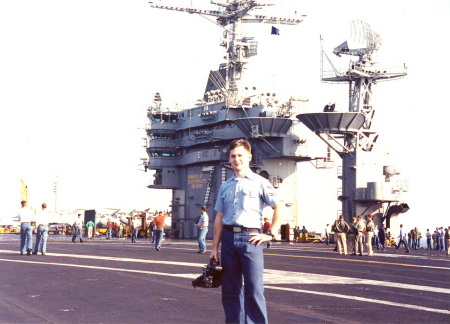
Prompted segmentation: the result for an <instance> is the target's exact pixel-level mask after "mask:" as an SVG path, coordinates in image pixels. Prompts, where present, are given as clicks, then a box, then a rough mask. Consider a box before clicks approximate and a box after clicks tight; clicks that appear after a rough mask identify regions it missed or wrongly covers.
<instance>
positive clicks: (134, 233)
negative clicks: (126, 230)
mask: <svg viewBox="0 0 450 324" xmlns="http://www.w3.org/2000/svg"><path fill="white" fill-rule="evenodd" d="M139 221H140V220H139V219H138V218H137V217H135V218H133V219H132V220H131V225H132V226H133V231H132V233H131V243H137V236H138V232H139V225H140V224H139V223H140V222H139Z"/></svg>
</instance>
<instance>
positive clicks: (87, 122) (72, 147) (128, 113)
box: [0, 0, 450, 226]
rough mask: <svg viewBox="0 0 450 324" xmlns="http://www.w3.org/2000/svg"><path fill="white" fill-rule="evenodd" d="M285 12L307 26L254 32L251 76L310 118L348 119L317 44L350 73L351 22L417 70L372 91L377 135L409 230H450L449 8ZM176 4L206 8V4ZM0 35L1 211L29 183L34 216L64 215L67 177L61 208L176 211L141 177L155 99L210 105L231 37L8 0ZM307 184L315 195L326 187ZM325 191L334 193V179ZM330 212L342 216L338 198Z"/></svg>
mask: <svg viewBox="0 0 450 324" xmlns="http://www.w3.org/2000/svg"><path fill="white" fill-rule="evenodd" d="M155 2H156V1H155ZM166 2H169V1H166ZM276 2H277V3H279V4H280V5H279V6H277V7H270V8H269V10H270V11H271V12H272V13H273V16H278V15H283V16H287V15H291V16H292V17H293V12H294V11H295V10H297V11H298V13H299V14H306V15H307V16H308V17H307V18H306V19H305V21H304V22H303V23H301V24H300V25H298V26H295V27H292V26H278V27H279V29H280V36H272V35H270V28H271V25H256V24H253V25H246V27H248V28H250V29H251V30H252V35H254V36H256V37H257V40H258V41H259V55H258V56H257V57H255V60H254V61H255V62H254V66H253V68H252V67H249V74H250V72H254V73H255V74H257V77H255V78H253V79H250V81H254V82H255V83H257V86H258V89H267V90H269V91H270V92H277V93H280V94H281V95H282V94H285V95H286V96H290V95H296V96H303V97H306V98H308V99H309V100H310V101H309V105H308V109H309V110H311V111H320V110H321V109H322V108H323V106H324V104H326V103H328V102H329V101H336V102H337V106H338V107H340V108H341V110H346V107H347V88H346V86H339V85H328V84H322V83H320V80H319V73H320V56H319V54H320V42H319V36H320V35H322V36H323V38H324V45H325V48H326V49H328V51H327V52H328V53H329V56H330V58H331V59H332V60H333V62H334V63H335V65H336V66H340V62H344V59H339V58H337V57H335V56H333V55H332V54H331V51H332V48H334V47H335V46H337V45H339V44H341V43H342V42H343V41H344V40H349V41H351V39H350V22H351V21H353V20H360V21H365V22H367V23H369V24H370V25H371V26H372V28H373V29H374V30H375V31H376V32H378V33H379V34H380V35H381V37H382V38H383V41H382V45H381V47H380V51H379V55H378V58H379V60H380V61H381V62H382V63H383V64H385V65H386V66H394V65H402V64H403V63H406V65H407V66H408V72H409V75H408V76H407V77H406V78H404V79H402V80H397V81H392V82H385V83H381V84H379V85H377V86H376V87H375V89H374V96H375V98H374V104H375V105H376V107H375V108H376V115H375V122H374V128H376V130H377V131H378V132H379V134H380V140H381V141H382V142H383V143H385V144H386V145H387V146H388V147H389V151H390V152H391V156H392V159H393V161H395V163H394V164H395V165H396V166H397V167H398V168H399V169H400V170H401V171H402V177H405V178H408V179H409V181H410V192H409V193H408V201H407V203H408V204H409V205H410V207H411V210H410V211H409V212H408V213H407V214H405V216H404V217H408V221H407V222H411V226H414V224H415V223H416V222H417V223H421V222H422V219H426V220H427V223H426V224H427V225H428V223H437V224H435V225H433V224H430V226H437V225H442V226H444V225H446V226H448V225H450V224H445V223H444V222H445V220H447V222H448V217H446V215H445V213H446V212H447V210H446V208H445V205H444V204H443V203H442V202H445V201H446V199H447V192H448V189H447V186H448V184H449V183H450V174H449V171H448V167H447V161H446V157H447V155H448V154H447V148H446V146H445V139H446V128H447V125H446V122H447V120H448V116H449V112H448V110H449V108H450V107H448V105H449V104H448V101H447V99H445V98H446V95H447V91H448V90H447V87H448V82H446V81H447V80H446V78H447V76H448V75H450V73H449V72H450V71H449V66H448V64H447V62H446V56H447V53H449V52H450V48H449V47H450V46H449V43H448V41H447V38H448V37H447V35H446V33H447V32H448V30H450V23H449V21H450V10H449V9H450V8H449V7H450V2H449V1H438V0H431V1H430V0H415V1H412V0H404V1H397V0H395V1H394V0H392V1H386V0H385V1H383V0H380V1H332V0H329V1H299V0H282V1H276ZM171 3H176V4H185V6H189V5H191V4H193V5H194V6H195V7H202V6H203V5H204V6H208V3H209V1H207V0H179V1H171ZM257 29H258V30H257ZM0 30H1V31H2V32H1V33H0V44H1V51H0V89H1V90H0V152H1V157H0V199H1V202H2V206H4V210H3V211H2V212H3V213H7V214H9V213H11V212H13V211H15V210H17V208H18V205H19V201H18V200H19V197H18V196H19V193H18V190H19V180H20V179H24V180H25V182H26V183H27V184H28V186H29V190H30V203H31V205H33V206H38V205H39V204H41V203H42V202H47V203H48V204H49V205H50V206H53V205H54V193H53V182H54V181H55V180H56V179H57V176H58V183H59V190H58V209H64V210H73V209H76V208H108V207H111V208H137V209H141V208H148V207H151V208H157V209H161V208H164V209H166V208H167V205H168V204H169V203H170V194H169V192H167V191H166V192H164V193H163V192H161V191H154V190H149V189H147V188H146V186H147V185H148V184H149V183H150V178H151V177H150V174H149V173H144V172H142V171H138V169H139V167H138V164H140V158H141V157H146V153H145V150H144V148H142V147H141V145H142V140H141V138H143V137H145V131H144V130H143V128H144V126H145V124H146V123H147V122H148V120H147V118H146V108H147V107H148V106H149V104H150V103H151V99H152V94H153V93H154V92H157V91H159V92H160V93H161V95H162V98H163V102H164V103H166V104H167V105H169V104H172V103H173V102H178V103H184V102H187V101H193V100H196V99H198V98H200V97H201V96H202V94H203V91H204V87H205V85H206V79H207V76H208V73H209V70H210V69H216V68H217V65H218V64H219V63H220V62H221V61H220V58H221V56H222V48H221V47H219V46H218V44H219V43H220V37H221V35H222V31H221V30H220V28H219V27H217V26H215V25H213V24H212V23H210V22H208V21H207V20H206V19H204V18H202V17H200V16H198V15H189V14H186V13H178V12H172V11H165V10H158V9H152V8H151V7H150V6H149V4H148V3H147V1H145V0H79V1H62V0H53V1H51V0H41V1H34V0H22V1H17V0H2V1H0ZM253 31H254V33H253ZM340 60H342V61H340ZM341 67H345V64H343V65H342V66H341ZM256 72H258V73H256ZM286 99H287V98H286ZM322 176H323V175H322ZM305 182H306V183H307V185H306V187H311V188H312V189H311V188H309V190H308V191H311V192H313V190H314V188H317V187H318V185H317V184H318V183H321V182H319V181H314V182H313V184H309V183H308V181H305ZM327 183H328V184H330V183H331V185H330V187H329V188H328V189H329V191H330V192H333V195H334V194H335V192H336V189H335V186H336V182H335V176H334V175H333V180H331V181H329V182H323V184H324V185H325V186H327ZM330 205H331V206H332V208H333V210H334V209H335V208H334V206H335V201H334V200H333V199H332V202H331V203H330ZM312 213H313V214H314V209H312ZM334 215H335V211H334V212H333V216H334ZM444 215H445V216H444ZM0 216H2V215H0ZM435 218H436V219H435ZM305 222H306V225H308V222H309V221H308V220H305ZM405 222H406V220H405ZM309 224H313V222H310V223H309ZM311 226H315V224H314V225H311Z"/></svg>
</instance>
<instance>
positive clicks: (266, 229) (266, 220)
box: [263, 217, 272, 249]
mask: <svg viewBox="0 0 450 324" xmlns="http://www.w3.org/2000/svg"><path fill="white" fill-rule="evenodd" d="M269 228H270V223H269V219H268V218H267V217H264V224H263V232H264V233H267V231H268V230H269ZM271 247H272V240H270V241H268V242H267V248H268V249H270V248H271Z"/></svg>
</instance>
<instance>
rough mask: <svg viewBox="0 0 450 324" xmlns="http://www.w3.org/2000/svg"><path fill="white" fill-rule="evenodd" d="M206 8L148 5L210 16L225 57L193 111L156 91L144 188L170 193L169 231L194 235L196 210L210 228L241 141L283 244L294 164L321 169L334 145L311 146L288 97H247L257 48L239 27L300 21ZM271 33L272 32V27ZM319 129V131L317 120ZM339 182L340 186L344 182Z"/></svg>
mask: <svg viewBox="0 0 450 324" xmlns="http://www.w3.org/2000/svg"><path fill="white" fill-rule="evenodd" d="M211 3H213V4H216V5H217V6H218V9H217V10H203V9H195V8H180V7H173V6H163V5H157V4H155V3H151V6H152V7H154V8H159V9H167V10H175V11H181V12H188V13H195V14H199V15H204V16H213V17H216V22H217V25H219V26H222V27H223V28H224V29H225V32H224V37H223V42H222V44H221V45H222V46H223V47H224V48H225V57H224V63H222V64H220V66H219V69H218V70H216V71H210V74H209V78H208V80H207V84H206V89H205V92H204V94H202V96H201V99H200V100H198V101H197V103H196V104H195V105H193V106H192V107H191V108H189V109H182V110H179V109H177V108H176V107H175V108H170V107H169V108H167V107H166V106H164V105H163V99H164V98H161V95H160V94H159V93H155V94H154V97H153V103H152V105H151V106H150V107H149V109H148V112H147V116H148V118H149V120H150V123H149V124H148V126H147V127H146V131H147V136H148V141H147V153H148V155H149V160H148V161H144V163H145V167H146V169H149V170H153V171H154V180H153V183H152V184H150V185H149V186H148V187H149V188H155V189H171V190H172V206H171V208H172V210H171V214H172V232H173V233H174V234H175V236H177V237H180V238H191V237H195V236H196V230H195V228H194V220H195V219H196V217H197V216H198V215H199V213H200V207H201V206H206V207H207V212H208V214H209V215H210V216H211V217H210V224H209V227H210V229H212V224H213V219H214V217H212V216H213V215H214V210H213V208H214V203H215V200H216V198H217V193H218V189H219V187H220V185H221V184H222V183H223V182H224V181H225V180H226V179H228V178H229V177H230V176H231V175H232V170H231V168H230V165H229V162H228V152H227V147H228V144H229V143H230V142H231V141H232V140H234V139H239V138H247V139H248V140H249V141H250V142H251V144H252V156H253V160H252V165H251V167H252V169H253V170H254V171H255V172H256V173H258V174H260V175H261V176H263V177H265V178H267V179H268V180H269V181H270V182H271V183H272V185H273V186H274V187H275V188H277V191H278V193H279V196H280V197H281V198H282V204H283V206H284V208H285V210H284V212H283V219H282V224H284V225H283V226H284V228H283V229H282V230H281V231H280V233H281V238H282V239H283V238H285V239H289V237H288V235H289V227H291V228H292V227H293V226H294V225H298V220H297V217H298V215H297V206H296V187H297V163H298V162H302V161H311V162H313V164H315V166H316V167H317V168H326V167H328V164H327V163H328V162H329V158H330V151H331V149H330V148H332V149H334V148H333V146H332V145H329V146H328V147H327V146H325V145H311V143H312V142H311V140H310V139H311V138H312V139H314V141H317V137H315V135H314V133H316V134H318V135H319V134H321V133H323V131H324V130H323V129H314V127H313V126H312V125H311V123H309V124H308V122H306V121H305V120H304V119H303V118H302V117H300V116H301V115H302V114H301V113H302V109H301V108H302V106H303V104H304V102H305V101H307V100H305V99H299V98H295V97H290V98H288V99H286V100H284V101H281V99H278V97H277V96H276V93H274V92H265V93H261V91H260V93H259V95H255V96H247V95H246V93H248V92H247V91H245V90H246V89H247V88H246V87H248V85H247V84H246V82H245V78H244V76H245V75H244V72H245V69H246V66H247V64H248V63H249V60H250V59H251V57H252V56H255V55H257V50H258V43H257V41H256V40H255V39H254V38H253V37H249V36H243V32H242V30H241V28H242V25H243V23H270V24H274V25H276V24H285V25H296V24H299V23H300V22H301V21H302V19H303V16H296V17H301V18H295V19H291V18H279V17H267V16H263V15H251V11H252V9H256V8H261V7H262V6H265V5H264V4H259V3H257V2H256V1H237V0H229V1H227V2H225V3H216V2H214V1H211ZM272 30H275V32H276V31H277V30H276V28H275V27H272ZM253 90H254V89H253ZM256 91H258V90H256ZM279 100H280V101H279ZM356 114H358V113H356ZM297 116H298V118H296V117H297ZM310 117H311V116H310ZM316 117H317V116H316ZM311 118H312V117H311ZM360 119H361V120H362V122H364V121H365V120H367V119H366V118H364V116H362V117H357V118H356V120H355V122H356V123H358V121H359V120H360ZM300 121H302V122H303V123H304V124H303V123H302V122H300ZM317 123H318V124H319V125H320V121H318V122H317ZM305 125H306V126H305ZM352 125H353V124H352ZM316 128H317V127H316ZM350 128H351V127H350ZM360 128H361V125H359V123H358V126H357V127H356V128H355V129H354V133H356V134H360V133H361V132H360V131H359V129H360ZM311 130H312V131H313V132H314V133H313V132H311ZM340 130H341V131H342V129H340ZM325 131H326V130H325ZM352 131H353V128H351V130H350V132H352ZM352 134H353V133H352ZM327 136H328V135H327ZM348 137H349V136H347V138H348ZM328 138H331V134H330V136H328V137H327V139H328ZM317 142H320V141H317ZM313 146H314V147H313ZM318 146H320V148H319V149H318ZM344 153H348V152H347V151H345V152H344ZM350 153H351V152H350ZM350 155H351V156H352V157H353V156H354V154H350ZM349 163H350V162H349ZM352 179H353V180H351V181H352V182H351V183H349V184H348V185H350V186H353V187H354V188H353V189H346V190H345V194H348V195H349V196H351V195H353V193H350V191H351V190H353V191H355V190H356V181H355V180H354V179H355V178H352ZM343 184H344V187H345V186H346V182H345V179H343ZM348 185H347V186H348ZM349 190H350V191H349ZM374 199H375V198H374ZM376 199H378V198H376ZM349 200H351V201H353V200H352V199H349ZM343 205H344V204H343ZM343 207H344V208H343V209H344V213H345V214H346V218H347V219H348V218H349V216H350V215H352V214H354V212H355V205H351V204H348V203H347V202H345V206H343ZM348 208H350V209H352V211H350V210H348ZM379 219H381V216H380V217H379ZM212 232H213V231H212V230H210V231H209V232H208V237H212Z"/></svg>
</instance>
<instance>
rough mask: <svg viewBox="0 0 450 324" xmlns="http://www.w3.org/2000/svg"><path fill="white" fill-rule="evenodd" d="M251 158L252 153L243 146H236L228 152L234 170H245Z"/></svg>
mask: <svg viewBox="0 0 450 324" xmlns="http://www.w3.org/2000/svg"><path fill="white" fill-rule="evenodd" d="M251 160H252V155H251V154H250V152H248V151H247V150H246V149H245V148H244V147H243V146H238V147H236V148H235V149H234V150H231V152H230V163H231V167H232V168H233V170H234V171H237V172H240V171H244V170H247V169H248V167H249V165H250V161H251Z"/></svg>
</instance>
